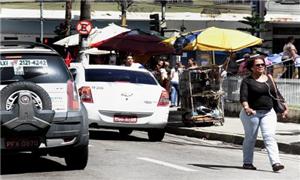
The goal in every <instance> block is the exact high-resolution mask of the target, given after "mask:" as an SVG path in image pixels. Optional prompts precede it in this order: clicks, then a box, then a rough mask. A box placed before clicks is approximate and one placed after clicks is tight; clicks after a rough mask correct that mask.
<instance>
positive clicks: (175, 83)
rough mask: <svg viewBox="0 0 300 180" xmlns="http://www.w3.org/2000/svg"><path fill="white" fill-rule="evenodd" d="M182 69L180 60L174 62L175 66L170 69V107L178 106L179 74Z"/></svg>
mask: <svg viewBox="0 0 300 180" xmlns="http://www.w3.org/2000/svg"><path fill="white" fill-rule="evenodd" d="M182 71H183V69H182V67H181V65H180V62H176V64H175V67H173V68H172V69H171V85H172V86H171V107H174V106H179V102H180V96H179V76H180V74H181V73H182Z"/></svg>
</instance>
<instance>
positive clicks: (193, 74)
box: [179, 65, 224, 126]
mask: <svg viewBox="0 0 300 180" xmlns="http://www.w3.org/2000/svg"><path fill="white" fill-rule="evenodd" d="M179 84H180V89H179V90H180V97H181V98H180V99H181V111H182V121H183V123H184V124H185V125H187V126H194V125H197V124H216V123H219V124H221V125H223V123H224V100H223V97H224V92H223V91H222V79H221V68H220V67H219V66H217V65H210V66H201V67H197V68H193V69H187V70H184V71H183V73H182V74H181V76H180V82H179Z"/></svg>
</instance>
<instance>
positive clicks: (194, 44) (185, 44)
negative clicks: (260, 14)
mask: <svg viewBox="0 0 300 180" xmlns="http://www.w3.org/2000/svg"><path fill="white" fill-rule="evenodd" d="M163 42H164V43H166V44H169V45H173V46H174V47H175V48H176V47H179V48H181V50H185V51H194V50H200V51H230V52H233V51H239V50H241V49H244V48H247V47H250V46H254V45H258V44H261V43H262V39H260V38H257V37H255V36H252V35H251V34H247V33H244V32H241V31H238V30H232V29H222V28H216V27H210V28H207V29H204V30H198V31H193V32H189V33H185V34H182V35H180V36H174V37H171V38H168V39H165V40H164V41H163ZM176 49H177V48H176Z"/></svg>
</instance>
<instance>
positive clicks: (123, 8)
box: [121, 0, 127, 27]
mask: <svg viewBox="0 0 300 180" xmlns="http://www.w3.org/2000/svg"><path fill="white" fill-rule="evenodd" d="M126 11H127V1H126V0H122V1H121V13H122V14H121V26H122V27H127V22H126V21H127V19H126Z"/></svg>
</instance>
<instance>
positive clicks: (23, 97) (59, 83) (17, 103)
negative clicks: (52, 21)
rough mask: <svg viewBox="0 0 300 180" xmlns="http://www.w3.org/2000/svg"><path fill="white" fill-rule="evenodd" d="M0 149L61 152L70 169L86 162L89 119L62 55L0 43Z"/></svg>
mask: <svg viewBox="0 0 300 180" xmlns="http://www.w3.org/2000/svg"><path fill="white" fill-rule="evenodd" d="M0 57H1V59H0V72H1V75H0V83H1V84H0V97H1V103H0V120H1V151H2V152H4V153H5V152H10V153H11V152H22V151H31V152H32V153H33V154H34V155H38V156H40V155H47V154H49V155H52V156H58V157H64V158H65V162H66V164H67V166H68V167H69V168H71V169H84V168H85V167H86V165H87V162H88V143H89V132H88V121H87V117H86V116H87V114H86V110H85V108H84V106H82V104H80V99H79V96H78V91H77V88H76V86H75V83H74V81H73V78H72V75H71V73H70V71H69V70H68V68H67V67H66V65H65V63H64V60H63V58H62V57H61V56H60V55H59V54H58V53H57V52H56V51H54V50H53V49H51V48H50V47H48V46H45V45H43V44H38V43H32V42H12V41H11V42H1V44H0Z"/></svg>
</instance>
